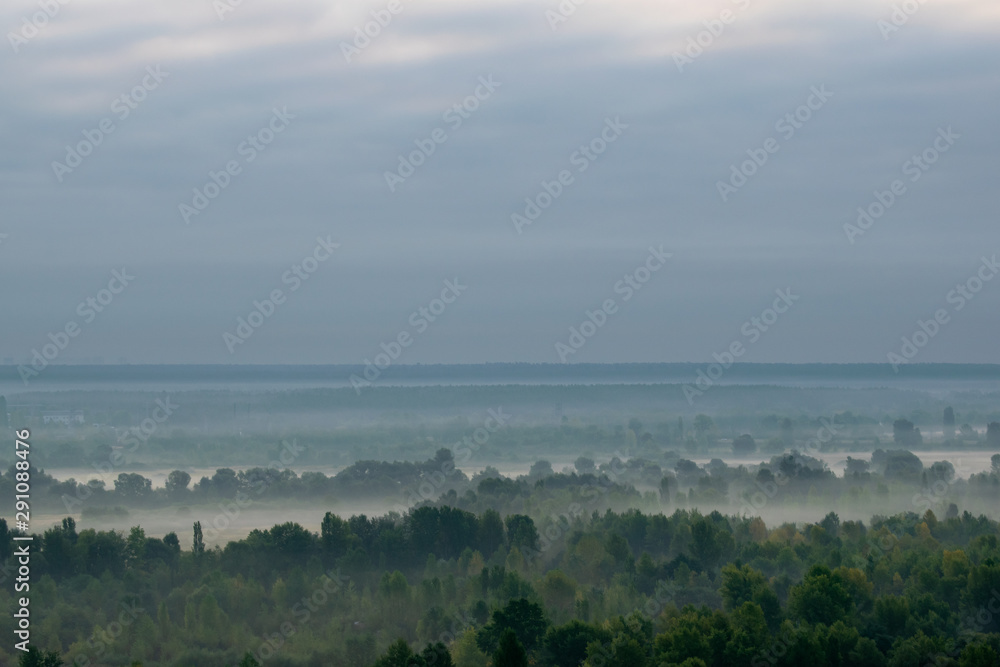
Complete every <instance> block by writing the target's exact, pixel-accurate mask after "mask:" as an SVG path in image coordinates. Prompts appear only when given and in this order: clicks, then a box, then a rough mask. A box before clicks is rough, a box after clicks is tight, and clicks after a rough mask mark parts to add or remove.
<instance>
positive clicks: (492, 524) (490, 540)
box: [478, 509, 506, 558]
mask: <svg viewBox="0 0 1000 667" xmlns="http://www.w3.org/2000/svg"><path fill="white" fill-rule="evenodd" d="M478 538H479V549H480V551H481V552H482V554H483V555H484V556H486V557H487V558H489V557H490V556H492V555H493V554H494V553H496V550H497V549H499V548H500V547H502V546H503V545H504V540H505V538H506V535H505V534H504V527H503V519H502V518H500V513H499V512H497V511H496V510H494V509H488V510H486V511H485V512H483V515H482V516H481V517H480V518H479V535H478Z"/></svg>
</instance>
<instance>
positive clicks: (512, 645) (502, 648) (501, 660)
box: [493, 628, 528, 667]
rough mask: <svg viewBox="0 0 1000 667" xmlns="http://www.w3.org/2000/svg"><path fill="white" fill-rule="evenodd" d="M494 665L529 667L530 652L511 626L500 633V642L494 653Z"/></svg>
mask: <svg viewBox="0 0 1000 667" xmlns="http://www.w3.org/2000/svg"><path fill="white" fill-rule="evenodd" d="M493 667H528V653H527V651H525V650H524V646H522V645H521V642H519V641H517V635H516V634H515V633H514V631H513V630H511V629H509V628H508V629H507V630H504V632H503V634H502V635H500V644H499V646H498V647H497V650H496V652H495V653H493Z"/></svg>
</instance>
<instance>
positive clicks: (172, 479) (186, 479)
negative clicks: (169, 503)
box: [163, 470, 191, 496]
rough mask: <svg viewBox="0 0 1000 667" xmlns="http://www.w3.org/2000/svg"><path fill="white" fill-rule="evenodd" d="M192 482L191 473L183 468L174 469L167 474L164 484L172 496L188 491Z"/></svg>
mask: <svg viewBox="0 0 1000 667" xmlns="http://www.w3.org/2000/svg"><path fill="white" fill-rule="evenodd" d="M190 483H191V475H189V474H187V473H186V472H184V471H183V470H174V471H173V472H171V473H170V474H169V475H167V481H166V482H164V483H163V486H164V488H165V489H166V490H167V493H169V494H170V495H171V496H179V495H181V494H182V493H184V492H185V491H187V487H188V484H190Z"/></svg>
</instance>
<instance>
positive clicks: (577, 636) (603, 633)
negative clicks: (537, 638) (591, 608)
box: [544, 620, 611, 667]
mask: <svg viewBox="0 0 1000 667" xmlns="http://www.w3.org/2000/svg"><path fill="white" fill-rule="evenodd" d="M609 641H611V634H610V633H609V632H608V631H607V630H605V629H603V628H596V627H594V626H593V625H590V624H589V623H583V622H582V621H578V620H573V621H570V622H569V623H568V624H566V625H562V626H559V627H558V628H550V629H549V631H548V632H547V633H545V640H544V646H545V651H546V653H547V657H548V660H549V661H550V662H551V663H552V664H553V665H554V666H555V667H579V666H580V664H581V663H582V662H583V661H584V660H586V659H587V646H588V645H590V644H591V643H592V642H599V643H601V644H605V643H607V642H609Z"/></svg>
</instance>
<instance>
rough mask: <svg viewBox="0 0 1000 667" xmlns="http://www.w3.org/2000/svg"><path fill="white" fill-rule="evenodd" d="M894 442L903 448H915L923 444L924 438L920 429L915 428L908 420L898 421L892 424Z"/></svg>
mask: <svg viewBox="0 0 1000 667" xmlns="http://www.w3.org/2000/svg"><path fill="white" fill-rule="evenodd" d="M892 440H893V442H895V443H896V444H897V445H900V446H902V447H913V446H918V445H921V444H923V442H924V438H923V436H922V435H920V429H919V428H914V426H913V422H911V421H910V420H908V419H897V420H896V421H894V422H893V423H892Z"/></svg>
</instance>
